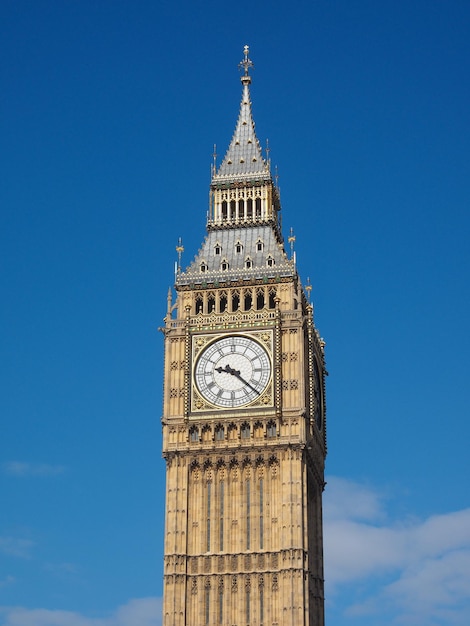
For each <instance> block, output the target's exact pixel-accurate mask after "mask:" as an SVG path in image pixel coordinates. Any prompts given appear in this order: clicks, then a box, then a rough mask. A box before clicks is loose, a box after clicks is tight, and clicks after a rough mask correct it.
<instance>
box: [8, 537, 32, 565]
mask: <svg viewBox="0 0 470 626" xmlns="http://www.w3.org/2000/svg"><path fill="white" fill-rule="evenodd" d="M33 545H34V542H33V541H31V540H30V539H19V538H17V537H9V536H5V535H4V536H1V535H0V552H3V554H7V555H9V556H16V557H19V558H22V559H28V558H29V557H30V556H31V548H32V547H33Z"/></svg>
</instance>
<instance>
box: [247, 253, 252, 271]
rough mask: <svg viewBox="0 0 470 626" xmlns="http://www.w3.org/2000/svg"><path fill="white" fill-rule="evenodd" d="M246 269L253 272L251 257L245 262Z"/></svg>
mask: <svg viewBox="0 0 470 626" xmlns="http://www.w3.org/2000/svg"><path fill="white" fill-rule="evenodd" d="M245 267H246V269H247V270H251V268H252V267H253V261H252V260H251V259H250V257H249V256H248V257H246V260H245Z"/></svg>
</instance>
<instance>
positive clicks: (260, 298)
mask: <svg viewBox="0 0 470 626" xmlns="http://www.w3.org/2000/svg"><path fill="white" fill-rule="evenodd" d="M256 309H257V311H261V309H264V289H258V291H257V294H256Z"/></svg>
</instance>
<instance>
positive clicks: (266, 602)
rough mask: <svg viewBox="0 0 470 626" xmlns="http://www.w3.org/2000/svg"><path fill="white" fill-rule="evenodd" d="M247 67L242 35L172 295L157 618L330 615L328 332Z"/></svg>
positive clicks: (236, 620) (308, 623)
mask: <svg viewBox="0 0 470 626" xmlns="http://www.w3.org/2000/svg"><path fill="white" fill-rule="evenodd" d="M252 65H253V64H252V62H251V60H250V58H249V51H248V47H247V46H245V50H244V57H243V60H242V62H241V63H240V67H241V70H242V76H241V82H242V99H241V104H240V112H239V116H238V120H237V122H236V126H235V131H234V133H233V136H232V140H231V142H230V145H229V147H228V149H227V152H226V154H225V156H224V158H223V160H222V162H221V163H220V165H219V166H217V165H214V167H213V170H212V177H211V183H210V205H209V212H208V218H207V234H206V237H205V240H204V241H203V243H202V245H201V248H200V249H199V251H198V252H197V253H196V256H195V258H194V260H193V261H192V262H191V264H190V265H189V266H188V267H187V268H185V269H183V268H181V267H180V266H179V265H178V271H177V274H176V280H175V292H176V298H174V297H173V295H172V292H171V291H170V292H169V294H168V306H167V315H166V318H165V326H164V329H163V330H164V335H165V365H164V377H165V380H164V406H163V418H162V424H163V455H164V458H165V460H166V517H165V541H164V543H165V547H164V552H165V556H164V599H163V624H164V626H219V625H220V626H323V625H324V583H323V527H322V492H323V488H324V484H325V483H324V463H325V456H326V428H325V384H324V376H325V373H326V372H325V360H324V342H323V340H322V339H321V337H320V335H319V333H318V331H317V329H316V327H315V324H314V316H313V305H312V304H311V303H310V285H306V286H303V285H302V282H301V279H300V276H299V274H298V271H297V267H296V263H295V255H294V254H292V251H291V250H289V246H287V247H286V246H285V243H284V239H283V235H282V232H281V226H280V211H281V205H280V199H279V192H278V189H277V186H276V184H275V180H274V178H273V176H272V174H271V169H270V163H269V160H267V159H265V158H264V157H263V153H262V150H261V147H260V143H259V141H258V138H257V136H256V132H255V125H254V121H253V116H252V104H251V98H250V84H251V68H252ZM202 214H203V212H202V211H201V215H202ZM293 239H294V238H293V236H292V235H291V237H289V241H290V242H291V243H292V242H293ZM286 248H287V249H286ZM180 251H181V248H180Z"/></svg>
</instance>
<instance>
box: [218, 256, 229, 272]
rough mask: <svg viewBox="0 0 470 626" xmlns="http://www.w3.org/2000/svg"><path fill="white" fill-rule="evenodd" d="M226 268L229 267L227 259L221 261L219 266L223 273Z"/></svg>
mask: <svg viewBox="0 0 470 626" xmlns="http://www.w3.org/2000/svg"><path fill="white" fill-rule="evenodd" d="M228 267H229V265H228V262H227V259H223V261H222V263H221V264H220V269H221V270H222V271H224V272H225V271H226V270H228Z"/></svg>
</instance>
